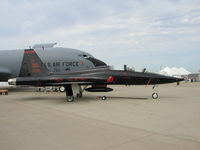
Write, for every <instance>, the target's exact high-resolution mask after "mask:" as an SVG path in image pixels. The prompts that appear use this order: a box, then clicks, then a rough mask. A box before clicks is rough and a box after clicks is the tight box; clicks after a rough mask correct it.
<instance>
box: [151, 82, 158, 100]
mask: <svg viewBox="0 0 200 150" xmlns="http://www.w3.org/2000/svg"><path fill="white" fill-rule="evenodd" d="M157 87H158V86H157V85H154V86H153V88H152V89H153V93H152V98H153V99H158V93H157V92H156V91H157Z"/></svg>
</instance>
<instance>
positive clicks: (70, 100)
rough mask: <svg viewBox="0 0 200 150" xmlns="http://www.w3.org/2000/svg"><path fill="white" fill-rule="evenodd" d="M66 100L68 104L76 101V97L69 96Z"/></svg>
mask: <svg viewBox="0 0 200 150" xmlns="http://www.w3.org/2000/svg"><path fill="white" fill-rule="evenodd" d="M66 100H67V102H73V101H74V96H67V97H66Z"/></svg>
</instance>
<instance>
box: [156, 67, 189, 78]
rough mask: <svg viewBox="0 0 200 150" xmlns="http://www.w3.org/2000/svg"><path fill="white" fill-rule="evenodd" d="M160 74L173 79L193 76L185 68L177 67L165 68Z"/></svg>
mask: <svg viewBox="0 0 200 150" xmlns="http://www.w3.org/2000/svg"><path fill="white" fill-rule="evenodd" d="M159 74H163V75H167V76H172V77H178V78H181V77H184V78H185V77H187V76H188V75H189V74H191V73H190V72H189V71H187V70H186V69H184V68H182V67H181V68H177V67H173V68H169V67H165V68H164V69H162V70H161V71H159Z"/></svg>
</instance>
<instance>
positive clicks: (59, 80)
mask: <svg viewBox="0 0 200 150" xmlns="http://www.w3.org/2000/svg"><path fill="white" fill-rule="evenodd" d="M54 80H55V81H56V82H58V83H60V82H61V81H63V80H64V79H63V78H59V79H54Z"/></svg>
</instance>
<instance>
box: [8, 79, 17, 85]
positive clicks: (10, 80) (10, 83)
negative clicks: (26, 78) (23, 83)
mask: <svg viewBox="0 0 200 150" xmlns="http://www.w3.org/2000/svg"><path fill="white" fill-rule="evenodd" d="M8 84H9V85H16V78H13V79H9V80H8Z"/></svg>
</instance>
